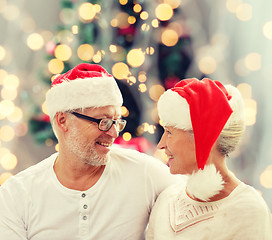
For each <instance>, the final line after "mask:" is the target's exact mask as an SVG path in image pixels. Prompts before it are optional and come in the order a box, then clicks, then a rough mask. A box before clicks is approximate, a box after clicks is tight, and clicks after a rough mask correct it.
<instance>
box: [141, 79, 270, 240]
mask: <svg viewBox="0 0 272 240" xmlns="http://www.w3.org/2000/svg"><path fill="white" fill-rule="evenodd" d="M158 112H159V116H160V119H161V121H162V124H163V126H164V129H165V132H164V134H163V136H162V138H161V140H160V142H159V144H158V147H159V148H160V149H164V150H165V153H166V154H167V156H168V158H169V161H168V164H169V167H170V171H171V173H172V174H187V175H188V181H187V183H186V186H184V184H182V183H180V184H176V185H173V186H171V187H169V188H167V189H166V190H165V191H164V192H163V193H161V195H160V196H159V198H158V199H157V201H156V204H155V206H154V208H153V209H152V213H151V216H150V222H149V227H148V230H147V233H146V239H147V240H150V239H155V240H159V239H163V240H170V239H186V240H204V239H205V240H209V239H210V240H257V239H258V240H261V239H262V240H271V239H272V220H271V214H270V211H269V209H268V207H267V205H266V203H265V201H264V200H263V198H262V197H261V196H260V194H259V193H258V192H257V191H256V190H255V189H254V188H252V187H250V186H248V185H246V184H245V183H243V182H241V181H240V180H239V179H237V178H236V177H235V176H234V175H233V174H232V173H231V172H230V171H229V170H228V168H227V166H226V157H227V156H228V155H229V154H230V153H231V152H232V151H233V150H234V149H235V147H237V145H238V143H239V140H240V139H241V137H242V135H243V132H244V128H245V127H244V112H243V100H242V97H241V95H240V93H239V91H238V89H237V88H235V87H233V86H231V85H226V86H223V85H222V84H221V83H220V82H218V81H212V80H210V79H208V78H204V79H203V80H201V81H199V80H198V79H195V78H193V79H185V80H182V81H180V82H179V83H177V84H176V85H175V87H174V88H172V89H169V90H167V91H166V92H165V93H164V94H163V95H162V96H161V97H160V99H159V102H158Z"/></svg>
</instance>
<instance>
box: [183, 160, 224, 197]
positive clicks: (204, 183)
mask: <svg viewBox="0 0 272 240" xmlns="http://www.w3.org/2000/svg"><path fill="white" fill-rule="evenodd" d="M224 183H225V182H224V181H223V178H222V176H221V174H220V173H219V172H218V171H217V170H216V168H215V166H214V164H210V165H206V166H205V167H204V169H203V170H201V169H199V170H198V171H196V172H194V173H192V174H191V175H189V177H188V181H187V192H188V194H189V195H191V196H194V197H196V198H198V199H200V200H202V201H209V200H210V199H211V197H213V196H215V195H217V194H218V193H219V192H220V191H221V190H222V189H223V188H224Z"/></svg>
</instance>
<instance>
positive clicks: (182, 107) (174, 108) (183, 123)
mask: <svg viewBox="0 0 272 240" xmlns="http://www.w3.org/2000/svg"><path fill="white" fill-rule="evenodd" d="M224 87H225V88H226V90H227V92H228V93H229V95H230V96H231V99H230V100H229V104H230V106H231V108H232V110H233V113H232V114H231V116H230V118H229V119H228V121H227V123H226V124H225V126H224V128H227V127H228V126H230V125H232V124H233V123H235V122H240V121H243V122H244V121H245V114H244V101H243V98H242V96H241V93H240V91H239V90H238V89H237V88H236V87H234V86H232V85H224ZM158 114H159V117H160V119H161V121H162V124H163V126H172V127H176V128H179V129H183V130H192V123H191V116H190V109H189V104H188V103H187V101H186V99H185V98H183V97H181V96H180V95H179V94H178V93H177V92H174V91H172V90H170V89H168V90H167V91H166V92H164V93H163V94H162V95H161V97H160V99H159V101H158Z"/></svg>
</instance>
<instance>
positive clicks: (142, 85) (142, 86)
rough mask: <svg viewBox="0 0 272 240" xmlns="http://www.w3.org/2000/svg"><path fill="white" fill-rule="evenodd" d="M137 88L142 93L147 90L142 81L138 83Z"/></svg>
mask: <svg viewBox="0 0 272 240" xmlns="http://www.w3.org/2000/svg"><path fill="white" fill-rule="evenodd" d="M138 90H139V91H140V92H142V93H144V92H146V91H147V87H146V85H145V84H144V83H141V84H140V85H139V88H138Z"/></svg>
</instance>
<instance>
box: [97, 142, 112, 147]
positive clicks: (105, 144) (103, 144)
mask: <svg viewBox="0 0 272 240" xmlns="http://www.w3.org/2000/svg"><path fill="white" fill-rule="evenodd" d="M98 144H100V145H102V146H105V147H109V146H111V143H98Z"/></svg>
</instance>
